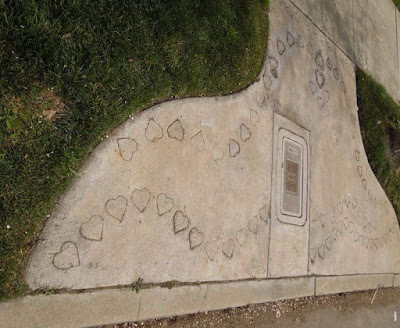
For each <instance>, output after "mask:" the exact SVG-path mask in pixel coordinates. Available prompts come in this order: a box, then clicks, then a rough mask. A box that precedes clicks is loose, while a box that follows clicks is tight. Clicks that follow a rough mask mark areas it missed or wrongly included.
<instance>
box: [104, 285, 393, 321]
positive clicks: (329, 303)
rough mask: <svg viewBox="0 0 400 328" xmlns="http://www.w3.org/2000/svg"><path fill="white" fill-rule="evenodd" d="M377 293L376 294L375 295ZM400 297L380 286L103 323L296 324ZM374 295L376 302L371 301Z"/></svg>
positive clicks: (391, 300) (378, 304) (350, 311)
mask: <svg viewBox="0 0 400 328" xmlns="http://www.w3.org/2000/svg"><path fill="white" fill-rule="evenodd" d="M374 295H375V296H374ZM399 298H400V289H399V288H389V289H378V290H372V291H364V292H355V293H343V294H337V295H328V296H321V297H305V298H300V299H293V300H285V301H278V302H270V303H262V304H254V305H248V306H244V307H238V308H230V309H226V310H220V311H210V312H204V313H198V314H190V315H184V316H179V317H169V318H164V319H154V320H147V321H138V322H130V323H123V324H119V325H107V326H101V328H123V327H146V328H148V327H176V328H177V327H179V328H180V327H245V328H246V327H266V326H267V325H270V324H272V323H279V320H280V319H282V318H289V319H290V320H291V321H293V324H302V323H304V322H305V315H306V314H307V313H308V312H310V311H314V310H316V309H327V308H329V309H331V310H332V311H337V312H340V314H341V315H342V316H346V315H349V314H351V313H352V312H354V311H355V310H358V309H360V308H365V309H372V308H380V307H384V306H386V305H388V304H392V303H393V302H396V301H397V300H398V299H399ZM372 299H373V303H371V301H372Z"/></svg>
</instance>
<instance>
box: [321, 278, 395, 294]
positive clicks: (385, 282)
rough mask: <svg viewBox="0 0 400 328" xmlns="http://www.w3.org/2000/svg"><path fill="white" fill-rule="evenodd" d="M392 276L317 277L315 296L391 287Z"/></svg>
mask: <svg viewBox="0 0 400 328" xmlns="http://www.w3.org/2000/svg"><path fill="white" fill-rule="evenodd" d="M393 279H394V275H393V274H370V275H354V276H336V277H317V278H316V281H315V295H317V296H318V295H328V294H337V293H343V292H353V291H360V290H369V289H375V288H377V287H382V288H384V287H393Z"/></svg>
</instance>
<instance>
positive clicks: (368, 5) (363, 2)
mask: <svg viewBox="0 0 400 328" xmlns="http://www.w3.org/2000/svg"><path fill="white" fill-rule="evenodd" d="M291 1H292V3H293V4H295V5H296V6H298V8H300V9H301V11H302V12H303V13H304V14H306V15H307V16H308V17H309V18H310V19H311V20H312V21H313V23H314V24H316V25H317V26H318V27H319V28H320V29H321V30H322V31H323V32H324V33H325V34H326V35H327V36H328V37H329V38H330V39H331V40H332V41H333V42H334V43H335V44H336V45H337V46H338V47H339V48H340V49H341V50H343V51H344V52H345V53H346V54H347V55H348V56H349V57H350V58H351V59H352V60H353V61H354V62H355V63H356V64H357V65H358V66H360V67H361V68H362V69H363V70H365V71H367V72H368V73H369V74H371V75H372V76H373V77H374V78H375V79H376V80H377V81H378V82H380V83H381V84H383V85H384V86H385V88H386V89H387V91H388V92H389V94H390V95H391V96H392V97H393V98H394V99H396V100H397V101H399V100H400V84H399V83H400V80H399V77H400V75H399V68H400V66H399V58H400V57H399V49H400V48H399V45H400V43H399V36H400V29H399V28H400V26H399V11H398V10H397V9H396V6H395V5H394V3H393V1H392V0H379V1H376V0H291Z"/></svg>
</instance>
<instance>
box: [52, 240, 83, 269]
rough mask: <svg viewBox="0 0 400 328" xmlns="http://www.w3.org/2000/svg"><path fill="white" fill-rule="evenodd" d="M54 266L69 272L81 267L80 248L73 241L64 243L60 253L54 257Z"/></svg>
mask: <svg viewBox="0 0 400 328" xmlns="http://www.w3.org/2000/svg"><path fill="white" fill-rule="evenodd" d="M53 265H54V266H55V267H56V268H57V269H60V270H67V269H71V268H74V267H78V266H80V265H81V262H80V259H79V252H78V247H77V246H76V244H75V243H74V242H73V241H66V242H64V243H63V244H62V245H61V247H60V251H59V252H58V253H56V254H55V255H54V257H53Z"/></svg>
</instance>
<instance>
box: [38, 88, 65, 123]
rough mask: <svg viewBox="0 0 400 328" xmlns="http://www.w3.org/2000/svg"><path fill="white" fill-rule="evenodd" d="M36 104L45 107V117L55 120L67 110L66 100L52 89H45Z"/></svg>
mask: <svg viewBox="0 0 400 328" xmlns="http://www.w3.org/2000/svg"><path fill="white" fill-rule="evenodd" d="M35 106H36V107H37V108H42V109H43V117H45V118H47V119H49V120H52V121H54V120H55V118H56V115H57V114H59V113H62V112H63V111H64V110H65V107H66V106H65V102H64V101H63V100H62V99H61V98H60V97H58V96H57V95H56V94H55V93H54V91H53V90H52V89H44V90H43V91H41V92H40V93H39V95H38V96H37V98H36V100H35Z"/></svg>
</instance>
